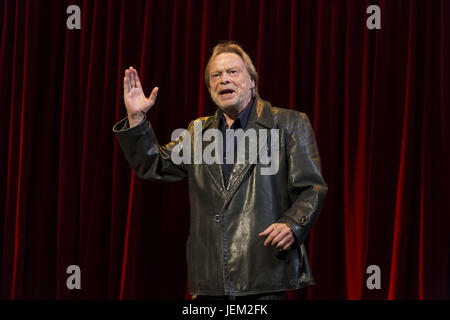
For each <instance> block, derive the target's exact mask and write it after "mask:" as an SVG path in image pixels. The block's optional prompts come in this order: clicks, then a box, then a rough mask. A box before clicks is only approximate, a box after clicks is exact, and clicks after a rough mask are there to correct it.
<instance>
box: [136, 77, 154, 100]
mask: <svg viewBox="0 0 450 320" xmlns="http://www.w3.org/2000/svg"><path fill="white" fill-rule="evenodd" d="M138 81H139V80H138ZM158 91H159V88H158V87H154V88H153V90H152V93H151V94H150V97H149V99H150V101H151V102H152V103H155V100H156V97H157V96H158Z"/></svg>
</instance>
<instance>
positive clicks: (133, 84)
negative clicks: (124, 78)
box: [130, 67, 137, 88]
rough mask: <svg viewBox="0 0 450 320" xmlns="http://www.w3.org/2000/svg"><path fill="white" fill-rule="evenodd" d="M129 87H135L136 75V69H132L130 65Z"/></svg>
mask: <svg viewBox="0 0 450 320" xmlns="http://www.w3.org/2000/svg"><path fill="white" fill-rule="evenodd" d="M130 73H131V77H130V78H131V88H136V77H137V73H136V70H135V69H133V68H132V67H131V72H130Z"/></svg>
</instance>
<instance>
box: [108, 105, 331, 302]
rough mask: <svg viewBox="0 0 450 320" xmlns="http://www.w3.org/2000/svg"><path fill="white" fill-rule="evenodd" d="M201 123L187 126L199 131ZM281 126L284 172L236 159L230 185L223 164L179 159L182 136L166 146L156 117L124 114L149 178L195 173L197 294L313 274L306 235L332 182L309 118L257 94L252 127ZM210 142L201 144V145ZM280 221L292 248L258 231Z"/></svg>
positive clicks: (127, 140) (192, 266)
mask: <svg viewBox="0 0 450 320" xmlns="http://www.w3.org/2000/svg"><path fill="white" fill-rule="evenodd" d="M195 121H202V130H203V131H204V130H206V129H208V128H216V129H217V128H218V124H219V117H218V114H217V112H216V114H215V115H213V116H211V117H202V118H199V119H197V120H195ZM195 121H193V122H191V124H190V125H189V132H190V133H191V137H194V134H193V127H194V123H195ZM249 128H254V129H256V130H258V129H264V128H265V129H271V128H276V129H279V138H280V139H279V151H280V152H279V170H278V172H277V173H276V174H274V175H261V174H260V171H259V169H260V168H259V167H261V166H262V164H260V163H256V164H252V163H249V162H248V161H247V162H246V163H243V164H235V165H234V167H233V170H232V172H231V175H230V179H229V184H228V187H225V186H224V183H223V176H222V169H221V164H205V163H203V164H179V165H176V164H174V162H172V161H171V150H172V149H173V148H174V147H175V146H176V145H177V144H179V143H181V141H182V138H180V139H178V140H176V141H173V142H171V143H169V144H167V145H165V146H160V145H159V144H158V141H157V140H156V137H155V133H154V131H153V129H152V128H151V126H150V123H149V122H147V121H145V120H144V121H143V122H142V123H141V124H139V125H137V126H136V127H133V128H131V129H129V128H128V127H127V121H126V119H123V120H122V121H120V122H119V123H117V124H116V125H115V126H114V128H113V131H114V133H115V134H116V136H117V138H118V140H119V143H120V146H121V148H122V150H123V152H124V154H125V157H126V158H127V160H128V162H129V163H130V165H131V167H132V168H133V170H134V171H135V173H136V175H137V176H138V177H140V178H143V179H151V180H164V181H176V180H180V179H183V178H185V177H187V178H188V179H189V199H190V211H191V219H190V233H189V237H188V241H187V263H188V283H189V291H190V293H191V294H194V295H195V294H200V295H236V296H238V295H247V294H256V293H265V292H274V291H284V290H294V289H299V288H302V287H305V286H308V285H311V284H314V279H313V276H312V273H311V270H310V266H309V263H308V258H307V255H306V251H305V247H304V245H303V241H304V239H305V237H306V236H307V234H308V232H309V230H310V229H311V226H312V225H313V223H314V222H315V221H316V219H317V217H318V215H319V212H320V210H321V207H322V204H323V202H324V199H325V196H326V193H327V185H326V184H325V181H324V180H323V178H322V175H321V167H320V159H319V153H318V149H317V145H316V141H315V138H314V132H313V130H312V127H311V124H310V122H309V119H308V117H307V116H306V115H305V114H304V113H301V112H298V111H293V110H287V109H280V108H275V107H272V106H271V105H270V103H269V102H267V101H264V100H262V99H261V98H259V97H258V98H257V99H255V103H254V105H253V108H252V111H251V114H250V116H249V120H248V124H247V128H246V130H248V129H249ZM204 146H205V144H204V145H203V147H204ZM274 222H281V223H286V224H287V225H288V226H289V227H290V228H291V230H292V231H293V233H294V235H295V238H296V244H294V245H293V246H292V247H291V249H289V250H287V251H279V250H277V249H275V248H273V247H265V246H264V245H263V243H264V240H265V238H261V237H259V236H258V234H259V233H260V232H262V231H263V230H264V229H266V228H267V227H268V226H269V225H271V224H272V223H274Z"/></svg>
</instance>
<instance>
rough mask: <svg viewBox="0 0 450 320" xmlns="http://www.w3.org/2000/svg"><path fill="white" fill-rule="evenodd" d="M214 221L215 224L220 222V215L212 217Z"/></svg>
mask: <svg viewBox="0 0 450 320" xmlns="http://www.w3.org/2000/svg"><path fill="white" fill-rule="evenodd" d="M214 220H216V222H220V215H218V214H216V215H215V216H214Z"/></svg>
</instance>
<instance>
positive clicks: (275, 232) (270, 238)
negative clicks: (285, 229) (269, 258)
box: [264, 229, 280, 246]
mask: <svg viewBox="0 0 450 320" xmlns="http://www.w3.org/2000/svg"><path fill="white" fill-rule="evenodd" d="M279 233H280V230H279V229H275V230H273V231H272V232H271V233H270V234H269V236H268V237H267V239H266V241H264V245H265V246H271V245H272V243H273V240H274V238H275V237H276V236H278V234H279Z"/></svg>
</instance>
